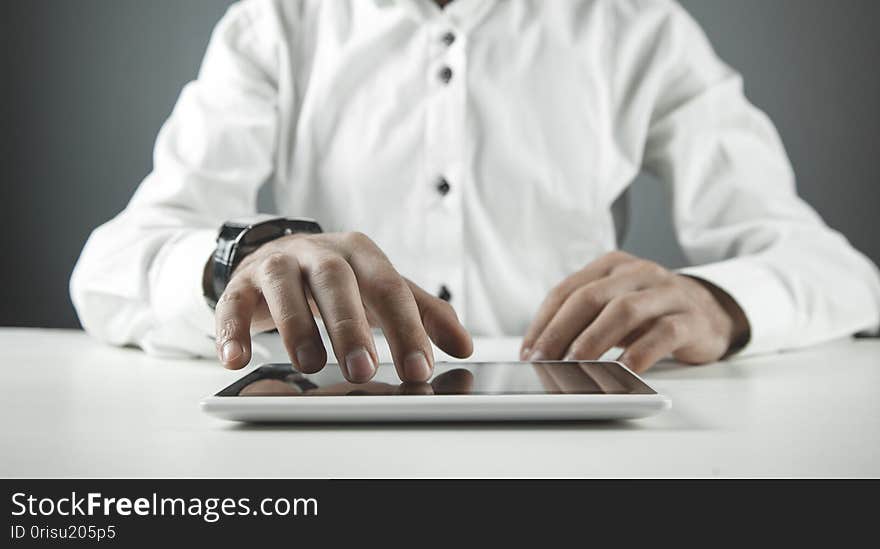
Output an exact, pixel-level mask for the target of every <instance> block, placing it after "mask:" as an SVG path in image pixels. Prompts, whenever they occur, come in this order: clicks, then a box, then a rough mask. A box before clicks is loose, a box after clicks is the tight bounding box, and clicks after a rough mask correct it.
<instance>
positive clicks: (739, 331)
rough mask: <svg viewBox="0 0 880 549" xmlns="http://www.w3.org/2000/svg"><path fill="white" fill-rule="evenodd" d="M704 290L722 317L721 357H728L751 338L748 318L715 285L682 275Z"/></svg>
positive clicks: (732, 300) (728, 295)
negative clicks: (723, 345) (723, 346)
mask: <svg viewBox="0 0 880 549" xmlns="http://www.w3.org/2000/svg"><path fill="white" fill-rule="evenodd" d="M682 276H685V277H687V278H689V279H691V280H693V281H694V282H696V283H698V284H699V285H700V286H702V287H703V288H705V289H706V290H707V291H708V292H709V294H710V295H711V297H712V300H713V302H714V304H715V305H716V306H717V308H718V310H719V314H720V315H722V316H723V320H724V322H723V324H724V328H723V330H724V332H725V333H726V337H727V342H728V345H727V351H726V352H725V353H724V355H723V356H725V357H726V356H730V355H732V354H734V353H736V352H737V351H739V350H740V349H742V348H743V347H745V346H746V344H748V342H749V339H750V338H751V328H750V326H749V321H748V318H747V317H746V314H745V312H744V311H743V309H742V307H740V306H739V303H737V302H736V300H735V299H733V297H731V295H730V294H728V293H727V292H725V291H724V290H723V289H721V288H719V287H718V286H716V285H715V284H713V283H711V282H709V281H707V280H703V279H702V278H698V277H695V276H691V275H687V274H685V275H682Z"/></svg>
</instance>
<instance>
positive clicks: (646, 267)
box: [639, 261, 667, 277]
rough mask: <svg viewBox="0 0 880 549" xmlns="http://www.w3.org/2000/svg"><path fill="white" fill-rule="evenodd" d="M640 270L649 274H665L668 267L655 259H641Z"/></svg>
mask: <svg viewBox="0 0 880 549" xmlns="http://www.w3.org/2000/svg"><path fill="white" fill-rule="evenodd" d="M639 270H640V271H641V272H643V273H644V274H646V275H649V276H655V277H656V276H663V275H665V274H666V273H667V271H666V269H665V268H664V267H663V266H662V265H660V264H659V263H656V262H654V261H641V262H640V263H639Z"/></svg>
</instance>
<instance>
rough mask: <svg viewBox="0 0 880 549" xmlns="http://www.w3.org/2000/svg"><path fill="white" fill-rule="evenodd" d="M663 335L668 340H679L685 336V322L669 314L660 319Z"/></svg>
mask: <svg viewBox="0 0 880 549" xmlns="http://www.w3.org/2000/svg"><path fill="white" fill-rule="evenodd" d="M658 324H659V328H660V332H661V334H663V337H664V338H665V339H668V340H673V341H678V340H681V339H682V338H684V337H685V335H686V332H687V328H686V327H685V326H684V323H683V322H682V321H681V320H680V319H678V318H675V317H671V316H667V317H663V318H661V319H660V320H659V321H658Z"/></svg>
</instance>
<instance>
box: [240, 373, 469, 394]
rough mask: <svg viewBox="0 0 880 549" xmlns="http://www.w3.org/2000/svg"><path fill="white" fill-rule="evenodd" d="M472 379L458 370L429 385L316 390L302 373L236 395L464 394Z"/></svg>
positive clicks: (261, 382)
mask: <svg viewBox="0 0 880 549" xmlns="http://www.w3.org/2000/svg"><path fill="white" fill-rule="evenodd" d="M473 386H474V376H473V374H472V373H471V372H469V371H467V370H464V369H461V368H458V369H455V370H450V371H448V372H445V373H442V374H440V375H438V376H436V377H434V379H433V380H432V381H431V382H430V383H427V382H420V383H400V384H391V383H381V382H378V381H369V382H367V383H349V382H347V381H345V382H341V383H334V384H333V385H326V386H323V387H319V386H317V385H315V384H314V383H313V382H312V380H310V379H308V378H306V377H305V376H303V375H302V374H299V373H293V374H289V375H287V376H286V377H284V378H280V379H279V378H263V379H258V380H257V381H254V382H252V383H250V384H248V385H247V386H245V387H244V388H243V389H241V391H239V393H238V394H239V396H303V395H314V396H322V395H323V396H358V395H466V394H469V393H470V392H471V391H472V390H473Z"/></svg>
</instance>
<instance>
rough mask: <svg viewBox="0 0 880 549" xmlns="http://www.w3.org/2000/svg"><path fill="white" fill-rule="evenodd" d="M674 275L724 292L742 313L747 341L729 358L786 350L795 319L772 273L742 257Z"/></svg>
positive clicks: (791, 305)
mask: <svg viewBox="0 0 880 549" xmlns="http://www.w3.org/2000/svg"><path fill="white" fill-rule="evenodd" d="M677 272H678V273H680V274H683V275H688V276H692V277H694V278H699V279H702V280H705V281H707V282H710V283H712V284H714V285H715V286H717V287H718V288H720V289H721V290H723V291H725V292H727V294H728V295H729V296H730V297H732V298H733V300H734V301H736V303H737V304H738V305H739V306H740V308H741V309H742V310H743V313H745V316H746V319H747V320H748V322H749V331H750V337H749V341H748V342H747V343H746V344H745V346H743V347H742V348H741V349H739V350H738V351H736V352H734V353H733V355H732V356H742V355H755V354H761V353H768V352H773V351H778V350H780V349H783V348H785V347H786V346H787V343H788V340H789V339H790V337H791V331H792V329H793V327H794V326H795V325H796V317H797V315H796V311H795V306H794V303H793V300H792V299H791V297H790V291H789V289H788V288H787V287H786V284H785V283H784V281H783V280H782V279H780V278H779V277H778V276H777V275H776V274H775V273H774V272H773V270H772V269H770V268H768V267H767V266H766V265H763V264H761V263H760V262H759V261H757V260H755V259H752V258H746V257H741V258H736V259H729V260H726V261H720V262H718V263H710V264H707V265H700V266H696V267H686V268H684V269H678V271H677Z"/></svg>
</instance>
